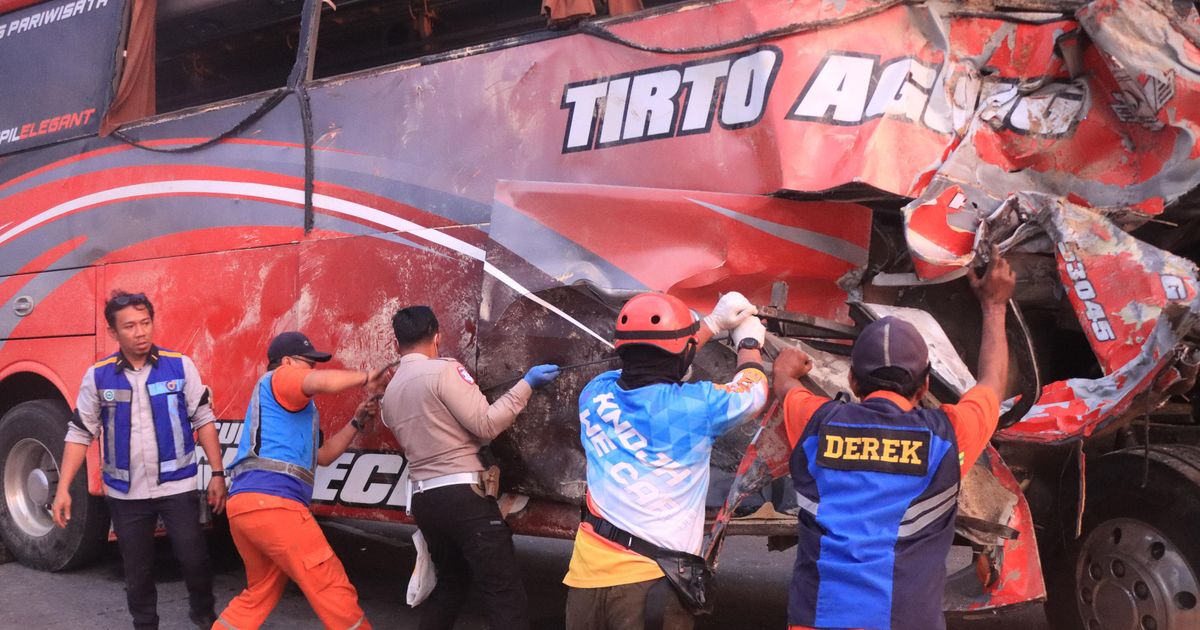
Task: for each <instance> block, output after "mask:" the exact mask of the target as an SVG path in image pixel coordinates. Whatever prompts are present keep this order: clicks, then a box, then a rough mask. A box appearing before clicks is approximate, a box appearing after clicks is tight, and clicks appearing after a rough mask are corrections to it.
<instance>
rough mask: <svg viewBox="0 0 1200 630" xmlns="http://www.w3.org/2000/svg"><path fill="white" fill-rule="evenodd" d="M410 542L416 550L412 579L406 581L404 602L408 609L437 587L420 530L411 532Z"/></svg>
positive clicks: (427, 550) (427, 548)
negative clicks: (406, 590) (406, 589)
mask: <svg viewBox="0 0 1200 630" xmlns="http://www.w3.org/2000/svg"><path fill="white" fill-rule="evenodd" d="M412 541H413V547H415V548H416V550H417V562H416V564H414V565H413V573H412V577H411V578H409V579H408V593H407V595H406V601H407V602H408V605H409V606H410V607H415V606H416V605H417V604H420V603H421V602H423V601H425V598H426V597H429V594H430V593H432V592H433V587H434V586H437V572H436V571H435V570H434V568H433V558H431V557H430V556H429V546H428V545H426V544H425V537H424V536H422V535H421V530H419V529H418V530H417V531H415V532H413V537H412Z"/></svg>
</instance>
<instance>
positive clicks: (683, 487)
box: [563, 293, 767, 630]
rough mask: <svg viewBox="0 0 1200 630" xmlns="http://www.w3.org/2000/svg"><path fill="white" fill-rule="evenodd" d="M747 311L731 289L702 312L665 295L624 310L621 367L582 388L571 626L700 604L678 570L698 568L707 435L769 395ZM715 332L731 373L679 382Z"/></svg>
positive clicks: (680, 618) (674, 626)
mask: <svg viewBox="0 0 1200 630" xmlns="http://www.w3.org/2000/svg"><path fill="white" fill-rule="evenodd" d="M755 313H756V309H755V308H754V306H753V305H751V304H750V302H749V301H747V300H746V298H745V297H744V296H742V295H741V294H740V293H727V294H726V295H725V296H723V297H722V298H721V300H720V301H719V302H718V303H717V306H716V308H715V309H713V312H712V314H710V315H709V316H707V317H705V318H704V319H703V321H696V320H694V319H693V317H692V313H691V311H690V310H689V309H688V307H687V306H686V305H685V304H684V303H683V302H682V301H680V300H679V299H678V298H675V297H672V296H669V295H665V294H662V293H645V294H642V295H638V296H636V297H634V298H633V299H632V300H630V301H629V302H628V303H627V304H626V305H625V307H624V308H622V309H621V312H620V314H619V315H618V316H617V325H616V339H615V346H616V348H617V353H618V354H619V355H620V357H621V364H622V365H621V369H620V370H614V371H611V372H605V373H604V374H601V375H600V376H597V377H596V378H594V379H592V381H591V382H590V383H588V385H587V386H586V387H584V389H583V391H582V393H580V396H579V422H580V425H581V432H580V433H581V437H582V441H583V449H584V452H585V453H586V454H587V461H588V465H587V483H588V492H587V499H586V503H587V504H586V508H585V510H584V518H583V522H582V523H581V524H580V526H579V530H578V531H577V532H576V535H575V549H574V553H573V554H572V556H571V565H570V568H569V569H568V571H567V575H566V578H564V579H563V582H564V583H565V584H566V585H567V586H569V587H571V589H570V592H569V594H568V596H567V617H566V622H567V628H568V629H569V630H590V629H593V628H595V629H604V628H609V629H625V628H630V629H632V628H637V629H639V630H640V629H641V628H643V627H646V626H645V624H646V623H647V622H648V621H649V622H651V623H655V624H661V625H662V627H663V628H665V629H671V630H687V629H690V628H691V627H692V615H691V611H690V610H689V609H694V608H698V607H700V604H702V602H700V601H698V600H697V595H698V593H697V589H694V588H690V586H694V585H695V581H692V582H691V584H688V582H689V580H688V579H686V578H688V577H692V576H696V575H699V574H702V570H701V567H702V566H703V560H701V559H700V558H698V557H697V556H696V554H698V553H699V552H700V546H701V544H702V542H703V537H704V499H705V496H706V495H707V493H708V466H709V455H710V454H711V452H712V444H713V441H714V440H716V439H717V438H718V437H720V436H721V435H722V434H724V433H725V432H726V431H728V430H730V429H731V428H733V427H735V426H736V425H737V424H739V423H740V422H742V421H743V420H746V419H748V418H750V417H752V416H753V415H755V414H756V413H757V412H758V411H759V410H760V409H762V407H763V406H764V405H765V404H766V400H767V377H766V375H765V374H764V373H763V369H762V366H761V365H760V363H759V362H760V361H761V356H760V355H759V348H760V347H761V346H762V342H763V336H764V334H765V333H766V330H765V328H764V327H763V325H762V322H760V321H759V320H758V319H757V318H755V317H753V315H754V314H755ZM724 332H731V337H732V339H733V341H734V343H735V344H736V345H737V347H738V368H737V374H736V375H734V377H733V380H731V381H730V382H729V383H726V384H715V383H709V382H696V383H684V382H683V379H684V375H685V374H686V373H687V371H688V367H689V366H690V365H691V363H692V359H693V358H694V357H695V355H696V350H698V349H699V348H700V346H703V345H704V344H705V342H707V341H708V340H709V339H711V338H712V337H713V336H714V335H718V334H721V333H724ZM665 568H670V570H668V571H666V572H665V573H664V569H665ZM673 588H674V589H675V591H676V592H675V593H672V590H673ZM685 601H687V602H688V603H687V604H686V605H685V603H684V602H685Z"/></svg>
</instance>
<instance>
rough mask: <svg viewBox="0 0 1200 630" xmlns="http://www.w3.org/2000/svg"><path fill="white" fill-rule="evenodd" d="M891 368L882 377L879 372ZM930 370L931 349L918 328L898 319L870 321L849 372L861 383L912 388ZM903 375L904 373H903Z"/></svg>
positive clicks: (858, 341)
mask: <svg viewBox="0 0 1200 630" xmlns="http://www.w3.org/2000/svg"><path fill="white" fill-rule="evenodd" d="M886 368H894V369H889V370H887V371H886V372H884V373H882V374H878V372H879V371H880V370H884V369H886ZM928 370H929V347H928V346H927V345H926V343H925V338H924V337H922V336H921V333H920V332H919V331H918V330H917V327H916V326H913V325H912V324H910V323H908V322H906V321H904V320H902V319H899V318H896V317H890V316H889V317H884V318H883V319H879V320H876V321H873V322H871V323H870V324H868V325H867V327H866V328H864V329H863V331H862V333H860V334H859V335H858V339H857V340H855V342H854V348H853V349H852V350H851V351H850V371H851V372H853V373H854V377H855V378H857V379H858V380H860V381H862V380H866V379H872V380H876V381H885V382H889V383H894V384H896V385H900V386H905V385H911V384H913V383H915V382H916V380H917V379H919V378H922V377H923V376H924V375H925V373H926V372H927V371H928ZM901 372H903V374H901Z"/></svg>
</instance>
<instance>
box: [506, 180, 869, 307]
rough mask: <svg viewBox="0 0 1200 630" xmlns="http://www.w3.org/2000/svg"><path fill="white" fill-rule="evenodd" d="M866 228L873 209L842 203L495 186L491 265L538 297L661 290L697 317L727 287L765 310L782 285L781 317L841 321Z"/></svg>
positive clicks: (861, 260) (863, 258)
mask: <svg viewBox="0 0 1200 630" xmlns="http://www.w3.org/2000/svg"><path fill="white" fill-rule="evenodd" d="M870 230H871V211H870V209H869V208H866V207H865V206H861V205H857V204H850V203H835V202H801V201H791V200H786V199H776V198H771V197H761V196H751V195H729V194H720V193H711V192H703V191H687V190H663V189H651V188H630V187H618V186H594V185H583V184H559V183H541V182H500V183H499V184H498V185H497V188H496V201H495V205H494V206H493V209H492V225H491V229H490V232H489V237H490V243H489V249H488V256H489V261H493V262H494V264H495V265H497V266H501V265H503V266H504V267H505V268H506V269H510V270H511V271H510V273H511V274H512V275H513V277H515V278H516V279H517V280H518V281H519V282H521V283H522V284H523V285H524V286H526V287H528V288H530V289H531V290H532V291H534V292H537V291H539V290H542V289H546V288H550V287H554V286H561V285H573V284H578V283H585V284H588V285H591V286H593V287H596V288H597V289H599V290H602V291H646V290H654V291H663V292H666V293H670V294H672V295H675V296H678V297H679V298H681V299H683V300H684V301H685V302H687V303H688V304H689V306H691V307H693V308H695V309H698V310H701V311H705V312H707V310H708V309H711V308H712V306H713V304H714V303H715V302H716V299H717V297H718V296H719V294H720V293H724V292H727V291H733V290H737V291H741V292H742V293H743V294H745V295H746V296H747V298H749V299H750V301H751V302H754V303H757V304H767V303H770V301H771V298H772V296H771V290H772V287H773V286H774V285H775V283H777V282H784V283H786V284H787V286H788V287H789V292H788V295H789V298H788V300H787V304H786V306H787V307H788V308H789V309H792V310H797V311H802V312H804V313H808V314H811V315H815V316H818V317H824V318H827V319H832V320H837V321H842V322H848V321H849V318H848V310H847V307H846V304H845V302H846V300H847V293H846V290H845V289H844V288H843V287H842V286H840V285H839V281H840V280H841V279H842V278H843V277H844V276H846V275H847V274H849V273H851V272H853V271H857V270H859V269H861V268H862V267H863V266H865V265H866V263H867V250H868V247H869V245H870ZM514 257H515V259H514ZM800 261H802V262H803V264H797V263H798V262H800ZM510 295H511V294H509V293H507V292H494V291H493V292H491V293H490V294H489V295H488V296H486V297H485V301H486V302H487V304H486V305H485V307H484V310H485V313H488V314H490V315H491V316H493V317H499V316H500V314H501V313H503V312H504V310H505V309H506V308H507V304H506V303H505V300H507V299H508V297H509V296H510Z"/></svg>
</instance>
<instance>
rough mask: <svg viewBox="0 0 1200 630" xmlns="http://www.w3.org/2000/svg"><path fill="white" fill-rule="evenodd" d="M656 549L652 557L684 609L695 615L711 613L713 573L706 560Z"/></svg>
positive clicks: (687, 554)
mask: <svg viewBox="0 0 1200 630" xmlns="http://www.w3.org/2000/svg"><path fill="white" fill-rule="evenodd" d="M655 549H656V551H655V553H654V554H653V555H650V557H651V558H654V561H655V562H657V563H658V566H659V568H661V569H662V570H663V574H664V575H666V577H667V581H668V582H670V583H671V586H672V587H673V588H674V589H675V594H676V595H678V596H679V601H680V603H682V604H683V607H684V608H686V609H687V610H688V612H690V613H692V614H693V615H707V614H709V613H711V612H712V608H713V607H712V601H710V600H709V599H708V592H707V591H708V586H709V584H711V583H712V579H713V572H712V570H711V569H709V568H708V564H707V563H705V562H704V558H701V557H700V556H694V555H692V554H690V553H684V552H682V551H672V550H670V549H663V548H662V547H655ZM647 555H649V554H647Z"/></svg>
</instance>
